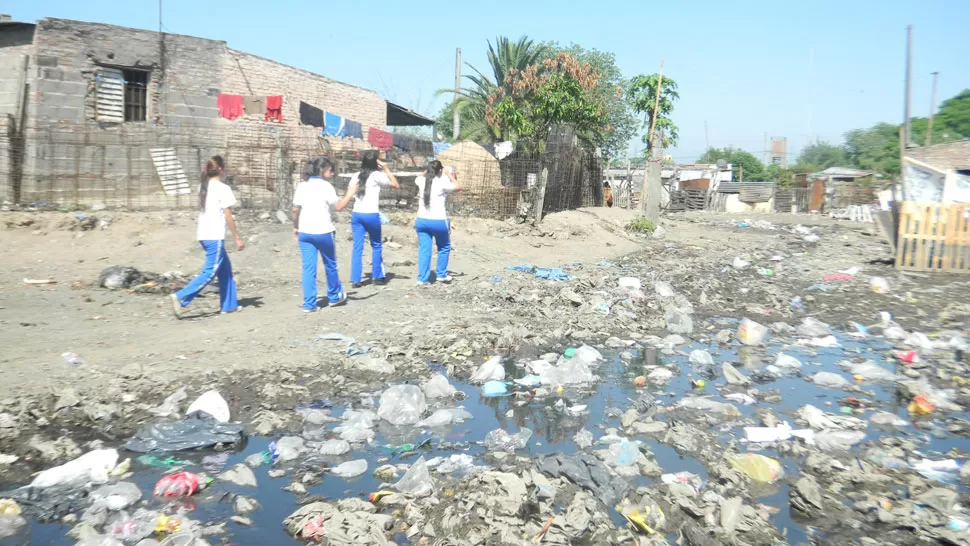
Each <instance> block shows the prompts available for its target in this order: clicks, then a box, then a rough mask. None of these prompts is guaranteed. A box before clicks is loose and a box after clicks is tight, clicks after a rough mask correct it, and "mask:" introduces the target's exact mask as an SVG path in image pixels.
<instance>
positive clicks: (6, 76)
mask: <svg viewBox="0 0 970 546" xmlns="http://www.w3.org/2000/svg"><path fill="white" fill-rule="evenodd" d="M33 38H34V27H33V26H32V25H24V26H22V27H14V28H10V29H9V30H7V29H5V30H4V31H3V32H0V115H4V114H16V113H17V102H18V101H19V100H20V96H21V93H22V88H23V83H24V81H25V70H26V69H25V65H24V61H25V60H27V59H28V58H29V56H30V52H31V50H32V42H33Z"/></svg>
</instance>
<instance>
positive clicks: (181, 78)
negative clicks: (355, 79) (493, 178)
mask: <svg viewBox="0 0 970 546" xmlns="http://www.w3.org/2000/svg"><path fill="white" fill-rule="evenodd" d="M220 95H241V96H244V97H247V98H249V97H252V98H255V99H257V100H258V99H260V98H262V99H265V98H266V97H269V96H282V108H281V113H282V116H281V117H282V120H278V119H272V118H270V119H267V116H266V115H265V114H266V112H265V111H264V110H260V111H249V110H248V109H247V110H246V111H245V112H244V113H243V115H241V116H240V117H238V118H236V119H233V120H229V119H226V118H225V117H223V116H221V115H220V110H219V106H218V105H219V103H220V100H221V99H220V98H219V97H220ZM301 103H305V105H309V106H310V107H312V108H314V109H319V110H322V111H326V112H330V113H333V114H337V115H339V116H342V117H343V118H345V119H347V120H352V121H355V122H358V123H360V125H361V127H362V136H363V139H357V138H331V137H323V136H322V135H321V129H320V128H318V127H314V126H311V125H304V124H301V123H300V110H301V106H300V105H301ZM248 104H249V103H248V102H247V105H248ZM253 110H258V108H255V107H254V108H253ZM389 116H390V117H392V118H394V119H393V120H392V123H395V124H397V125H412V124H413V125H428V124H430V123H431V121H430V120H428V119H427V118H423V117H421V116H417V115H416V114H413V113H410V112H409V111H407V110H406V109H402V108H401V107H398V106H396V105H393V104H390V103H388V102H387V101H385V100H384V99H383V98H382V97H381V96H380V95H379V94H378V93H376V92H375V91H372V90H369V89H363V88H360V87H356V86H353V85H349V84H346V83H341V82H338V81H334V80H331V79H329V78H326V77H324V76H320V75H318V74H314V73H312V72H308V71H306V70H301V69H299V68H295V67H291V66H287V65H284V64H281V63H278V62H275V61H272V60H269V59H264V58H262V57H258V56H256V55H251V54H248V53H244V52H242V51H237V50H234V49H232V48H230V47H229V46H228V45H227V44H226V43H225V42H222V41H216V40H207V39H204V38H195V37H191V36H182V35H177V34H168V33H158V32H153V31H148V30H139V29H132V28H125V27H119V26H114V25H106V24H101V23H88V22H81V21H72V20H65V19H54V18H46V19H42V20H40V21H38V22H36V23H19V22H13V21H11V20H10V18H9V17H8V16H0V202H2V201H8V202H16V203H23V204H27V203H32V202H37V201H48V202H50V203H57V204H76V205H81V206H91V205H93V204H95V203H103V204H105V205H107V206H123V207H130V208H163V207H164V208H169V207H180V206H183V207H184V206H190V204H191V203H194V200H195V197H194V193H195V185H196V181H197V177H198V175H197V173H198V172H199V170H200V169H201V165H202V164H203V163H204V161H205V160H206V159H207V158H208V157H209V156H211V155H214V154H221V155H223V156H225V157H226V159H227V162H228V163H229V168H230V172H231V174H233V175H234V177H233V183H234V184H235V185H236V187H237V190H238V191H239V193H240V195H241V196H242V198H243V201H244V204H248V205H250V206H267V207H274V206H279V205H280V204H282V203H285V202H287V201H288V199H289V193H288V192H289V191H291V190H290V188H291V182H292V179H293V173H294V171H296V170H299V165H300V164H301V163H302V161H303V160H304V159H305V158H307V157H308V156H310V155H316V154H317V153H320V152H323V151H334V150H341V149H343V150H354V149H366V148H371V147H372V146H370V145H369V144H367V137H368V133H369V132H370V129H371V128H375V129H378V130H384V129H386V128H387V126H388V121H389Z"/></svg>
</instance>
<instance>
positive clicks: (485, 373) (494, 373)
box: [468, 356, 505, 385]
mask: <svg viewBox="0 0 970 546" xmlns="http://www.w3.org/2000/svg"><path fill="white" fill-rule="evenodd" d="M504 379H505V366H503V365H502V357H499V356H493V357H492V358H490V359H488V360H487V361H485V363H484V364H482V365H481V366H479V367H478V369H477V370H475V373H473V374H472V376H471V377H470V378H469V379H468V380H469V381H470V382H472V383H475V384H476V385H481V384H483V383H485V382H487V381H502V380H504Z"/></svg>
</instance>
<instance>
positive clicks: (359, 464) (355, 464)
mask: <svg viewBox="0 0 970 546" xmlns="http://www.w3.org/2000/svg"><path fill="white" fill-rule="evenodd" d="M364 472H367V461H366V460H365V459H357V460H354V461H347V462H345V463H340V464H338V465H337V466H335V467H333V468H331V469H330V473H331V474H333V475H334V476H337V477H338V478H356V477H357V476H360V475H361V474H363V473H364Z"/></svg>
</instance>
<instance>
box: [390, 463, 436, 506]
mask: <svg viewBox="0 0 970 546" xmlns="http://www.w3.org/2000/svg"><path fill="white" fill-rule="evenodd" d="M394 488H395V489H397V490H398V491H400V492H401V493H406V494H408V495H413V496H415V497H424V496H427V495H430V494H431V493H432V492H434V482H432V481H431V473H430V472H428V464H427V462H426V461H425V460H424V457H423V456H422V457H421V458H419V459H418V460H417V461H414V464H412V465H411V467H410V468H408V471H407V472H405V473H404V476H401V479H400V480H399V481H398V482H397V483H395V484H394Z"/></svg>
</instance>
